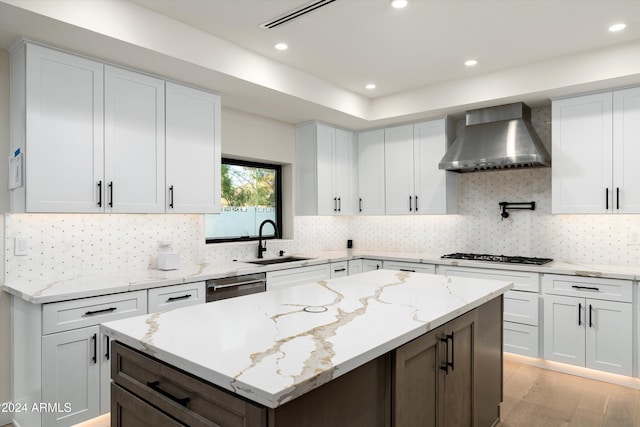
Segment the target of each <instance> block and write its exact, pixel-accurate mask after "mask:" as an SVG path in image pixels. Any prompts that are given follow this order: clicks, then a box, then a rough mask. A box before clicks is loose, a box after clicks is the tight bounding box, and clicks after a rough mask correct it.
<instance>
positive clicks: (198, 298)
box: [148, 281, 206, 313]
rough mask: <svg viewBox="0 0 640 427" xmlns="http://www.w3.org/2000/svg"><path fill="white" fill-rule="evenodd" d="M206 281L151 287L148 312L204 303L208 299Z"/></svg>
mask: <svg viewBox="0 0 640 427" xmlns="http://www.w3.org/2000/svg"><path fill="white" fill-rule="evenodd" d="M205 293H206V288H205V282H203V281H200V282H192V283H185V284H182V285H173V286H164V287H162V288H154V289H149V291H148V304H149V307H148V312H149V313H155V312H158V311H167V310H173V309H174V308H180V307H188V306H190V305H196V304H204V303H205V300H206V295H205Z"/></svg>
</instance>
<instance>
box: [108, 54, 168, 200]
mask: <svg viewBox="0 0 640 427" xmlns="http://www.w3.org/2000/svg"><path fill="white" fill-rule="evenodd" d="M104 90H105V94H104V120H105V123H104V144H105V145H104V159H105V161H104V165H105V166H104V168H105V170H104V183H103V184H102V185H103V186H104V189H105V193H104V195H105V197H104V201H105V204H106V206H105V211H107V212H127V213H137V212H143V213H157V212H164V148H165V147H164V80H160V79H157V78H154V77H150V76H146V75H143V74H139V73H135V72H133V71H128V70H123V69H120V68H115V67H111V66H108V65H107V66H105V85H104Z"/></svg>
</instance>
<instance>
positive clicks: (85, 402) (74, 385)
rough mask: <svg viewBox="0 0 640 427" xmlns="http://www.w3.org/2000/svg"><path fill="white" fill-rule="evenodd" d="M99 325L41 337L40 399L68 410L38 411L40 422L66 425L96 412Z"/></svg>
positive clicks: (98, 406) (97, 401) (98, 404)
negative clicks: (40, 414) (67, 405)
mask: <svg viewBox="0 0 640 427" xmlns="http://www.w3.org/2000/svg"><path fill="white" fill-rule="evenodd" d="M99 334H100V332H99V327H98V326H91V327H88V328H82V329H75V330H72V331H66V332H60V333H57V334H51V335H45V336H43V337H42V402H50V403H58V404H60V405H65V404H67V403H68V404H70V411H66V410H65V408H64V406H62V408H61V410H60V411H46V412H43V414H42V421H43V425H46V426H48V427H53V426H69V425H73V424H76V423H78V422H81V421H85V420H88V419H90V418H94V417H97V416H98V415H99V414H100V363H99V360H98V359H99V350H98V347H99Z"/></svg>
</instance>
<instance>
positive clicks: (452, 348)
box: [447, 331, 456, 371]
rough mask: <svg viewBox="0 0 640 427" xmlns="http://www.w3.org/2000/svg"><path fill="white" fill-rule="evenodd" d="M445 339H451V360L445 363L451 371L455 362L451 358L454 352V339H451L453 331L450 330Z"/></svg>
mask: <svg viewBox="0 0 640 427" xmlns="http://www.w3.org/2000/svg"><path fill="white" fill-rule="evenodd" d="M447 340H451V362H447V365H448V366H450V367H451V370H452V371H453V370H454V369H455V366H454V365H455V363H454V360H453V357H454V354H455V352H456V350H455V347H454V344H453V343H454V341H453V331H452V332H451V335H447Z"/></svg>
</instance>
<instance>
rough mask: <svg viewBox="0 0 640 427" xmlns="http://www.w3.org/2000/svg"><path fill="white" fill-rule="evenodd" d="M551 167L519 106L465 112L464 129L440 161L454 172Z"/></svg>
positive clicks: (528, 113)
mask: <svg viewBox="0 0 640 427" xmlns="http://www.w3.org/2000/svg"><path fill="white" fill-rule="evenodd" d="M548 166H551V157H550V156H549V153H548V152H547V150H546V148H545V147H544V145H543V144H542V141H540V138H539V137H538V135H537V134H536V131H535V130H534V129H533V126H532V125H531V109H530V108H529V106H527V105H526V104H524V103H522V102H517V103H514V104H507V105H501V106H498V107H490V108H481V109H478V110H471V111H467V120H466V126H465V127H464V128H463V129H462V130H461V131H460V132H459V133H458V136H457V138H456V140H455V141H454V143H453V144H452V145H451V147H449V149H448V150H447V152H446V153H445V155H444V157H443V158H442V160H441V161H440V164H439V166H438V167H439V168H440V169H444V170H448V171H454V172H474V171H485V170H494V169H510V168H525V167H548Z"/></svg>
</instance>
